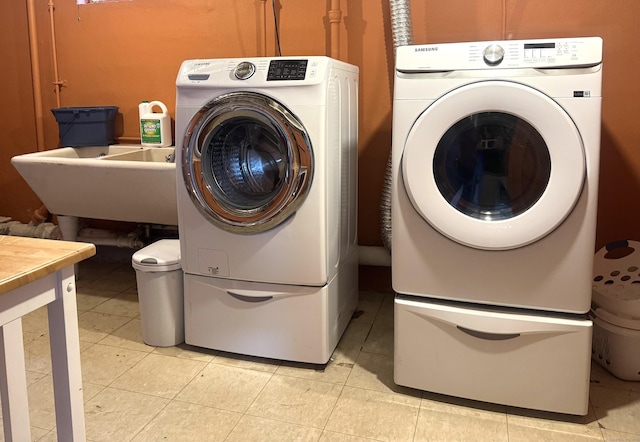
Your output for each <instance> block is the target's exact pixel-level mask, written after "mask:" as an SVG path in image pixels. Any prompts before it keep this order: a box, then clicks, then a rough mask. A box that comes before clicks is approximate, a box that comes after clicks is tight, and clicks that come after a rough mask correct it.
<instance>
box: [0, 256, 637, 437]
mask: <svg viewBox="0 0 640 442" xmlns="http://www.w3.org/2000/svg"><path fill="white" fill-rule="evenodd" d="M382 273H384V272H382ZM371 274H372V275H376V274H378V272H375V271H374V272H372V273H371ZM374 279H375V277H374ZM365 281H367V284H362V283H361V293H360V305H359V315H356V317H354V319H353V320H352V321H351V323H350V324H349V327H348V329H347V331H346V333H345V335H344V336H343V338H342V340H341V341H340V343H339V345H338V348H337V350H336V352H335V354H334V356H333V358H332V360H331V361H330V363H329V364H328V365H327V366H326V367H318V366H304V365H301V364H293V363H282V362H278V361H271V360H263V359H258V358H251V357H243V356H237V355H231V354H223V353H220V352H216V351H212V350H205V349H199V348H195V347H190V346H187V345H184V344H183V345H180V346H178V347H171V348H154V347H150V346H147V345H145V344H144V343H143V341H142V336H141V323H140V313H139V308H138V300H137V292H136V279H135V272H134V271H133V269H132V268H131V266H130V260H129V259H121V258H120V259H113V257H105V256H102V255H101V253H100V252H99V254H98V255H97V256H95V257H94V258H91V259H89V260H87V261H85V262H83V263H81V264H80V266H79V270H78V283H77V286H78V289H77V292H78V298H77V299H78V311H79V312H78V313H79V325H80V340H81V343H80V344H81V357H82V375H83V381H84V399H85V414H86V430H87V439H88V440H89V441H94V442H97V441H109V442H115V441H136V442H138V441H243V442H245V441H277V442H281V441H323V442H330V441H371V440H378V441H386V440H392V441H432V440H434V441H438V440H441V441H453V440H464V441H484V440H496V441H565V440H570V441H574V440H576V441H579V440H606V441H640V383H637V382H623V381H620V380H618V379H616V378H614V377H613V376H611V375H610V374H608V372H606V371H605V370H603V369H602V368H600V367H599V366H597V365H594V366H593V370H592V388H591V403H590V412H589V414H588V415H587V416H585V417H572V416H565V415H557V414H552V413H543V412H535V411H528V410H522V409H514V408H510V407H505V406H498V405H491V404H483V403H478V402H473V401H468V400H461V399H456V398H451V397H447V396H441V395H436V394H431V393H426V392H422V391H417V390H412V389H408V388H403V387H398V386H396V385H394V383H393V365H392V359H393V357H392V355H393V351H392V345H393V339H392V335H393V321H392V318H393V295H392V293H391V291H390V290H389V289H388V288H385V287H384V286H383V287H381V290H377V288H376V287H373V288H372V287H369V286H370V285H371V278H365ZM373 285H375V283H374V284H373ZM23 329H24V334H25V358H26V364H27V369H28V373H27V377H28V383H29V398H30V411H31V425H32V437H33V439H34V440H39V441H52V440H56V436H55V428H54V426H55V417H54V410H53V404H52V385H51V365H50V362H49V344H48V329H47V319H46V313H45V310H39V311H36V312H34V313H33V314H30V315H29V316H27V317H25V318H24V320H23ZM0 438H1V435H0Z"/></svg>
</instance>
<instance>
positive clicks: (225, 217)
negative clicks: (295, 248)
mask: <svg viewBox="0 0 640 442" xmlns="http://www.w3.org/2000/svg"><path fill="white" fill-rule="evenodd" d="M238 115H242V116H244V117H246V118H249V119H251V118H255V119H256V120H258V121H260V122H261V123H262V124H264V125H267V126H268V127H269V128H270V129H272V130H273V131H274V132H276V133H277V134H278V135H279V137H281V139H282V140H283V141H284V143H285V144H286V155H287V157H288V164H287V165H286V168H287V169H286V173H285V176H284V179H283V182H282V183H281V184H280V185H279V190H278V191H277V193H276V194H275V196H274V197H273V198H271V199H270V200H269V201H268V202H266V203H264V204H261V205H259V206H258V207H254V208H252V209H244V210H241V209H238V208H237V207H233V205H230V204H226V203H225V202H224V201H223V200H222V199H221V198H218V197H216V195H215V193H216V192H215V191H214V190H212V186H211V183H208V182H206V180H205V179H204V178H203V170H202V164H201V162H202V161H201V160H202V153H203V146H204V147H205V148H206V147H207V146H208V145H209V143H210V142H211V134H212V133H213V131H214V130H215V129H216V127H218V126H219V124H221V123H223V122H224V121H227V120H229V119H230V118H232V116H238ZM182 149H183V155H182V164H181V165H180V167H182V172H183V174H182V175H183V179H184V184H185V186H186V189H187V193H188V194H189V197H190V198H191V200H192V202H193V203H194V205H195V206H196V207H197V208H198V210H199V211H200V212H201V213H202V214H203V215H204V216H205V217H206V218H207V219H208V220H209V221H210V222H211V223H212V224H214V225H215V226H217V227H219V228H221V229H223V230H226V231H229V232H233V233H242V234H252V233H259V232H264V231H266V230H269V229H271V228H273V227H275V226H277V225H279V224H280V223H282V222H283V221H285V220H286V219H287V218H289V217H290V216H291V215H293V214H294V213H295V212H296V210H297V209H298V208H299V207H300V205H301V204H302V203H303V202H304V200H305V198H306V196H307V194H308V192H309V189H310V187H311V182H312V179H313V166H314V158H313V149H312V145H311V141H310V139H309V136H308V134H307V131H306V129H305V128H304V126H303V124H302V122H301V121H300V120H299V119H298V118H297V117H296V116H295V115H294V114H293V113H292V112H291V111H290V110H289V109H287V108H286V107H285V106H284V105H282V104H281V103H279V102H277V101H276V100H274V99H273V98H270V97H268V96H266V95H263V94H259V93H256V92H230V93H226V94H223V95H220V96H218V97H216V98H215V99H213V100H211V101H210V102H208V103H207V104H206V105H205V106H203V107H202V108H201V109H200V110H199V111H198V112H197V113H196V114H195V115H194V116H193V117H192V118H191V121H190V122H189V124H188V125H187V129H186V131H185V136H184V141H183V148H182Z"/></svg>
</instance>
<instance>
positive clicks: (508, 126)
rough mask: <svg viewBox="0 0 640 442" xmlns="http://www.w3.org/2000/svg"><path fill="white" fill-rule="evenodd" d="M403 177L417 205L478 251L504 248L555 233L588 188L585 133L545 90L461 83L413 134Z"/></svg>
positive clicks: (425, 116) (505, 84)
mask: <svg viewBox="0 0 640 442" xmlns="http://www.w3.org/2000/svg"><path fill="white" fill-rule="evenodd" d="M402 177H403V182H404V186H405V189H406V191H407V194H408V196H409V198H410V200H411V202H412V204H413V206H414V208H415V210H416V211H417V212H418V213H419V214H420V215H421V216H422V217H423V218H424V219H425V220H426V221H427V222H428V223H429V224H430V225H431V226H433V227H434V228H435V229H436V230H438V231H439V232H440V233H442V234H443V235H445V236H447V237H449V238H450V239H452V240H454V241H457V242H459V243H461V244H464V245H467V246H469V247H474V248H479V249H486V250H505V249H513V248H517V247H522V246H524V245H527V244H530V243H532V242H535V241H537V240H539V239H541V238H542V237H544V236H546V235H548V234H549V233H550V232H552V231H553V230H554V229H555V228H556V227H558V226H559V225H560V224H561V223H562V221H564V219H565V218H566V217H567V216H568V215H569V213H571V210H572V209H573V207H574V206H575V204H576V202H577V201H578V199H579V197H580V194H581V192H582V188H583V184H584V179H585V159H584V148H583V145H582V139H581V137H580V134H579V132H578V130H577V128H576V127H575V124H574V123H573V121H572V119H571V118H570V116H569V115H568V114H567V113H566V112H565V111H564V110H563V109H562V108H561V107H560V106H559V105H558V104H557V103H555V102H554V101H553V100H552V99H551V98H549V97H547V96H546V95H544V94H542V93H540V92H538V91H537V90H535V89H533V88H530V87H527V86H523V85H521V84H517V83H513V82H507V81H483V82H478V83H472V84H469V85H467V86H463V87H460V88H458V89H455V90H454V91H452V92H450V93H448V94H446V95H444V96H443V97H441V98H440V99H438V100H436V101H434V102H433V104H431V106H429V107H428V108H427V109H426V110H425V111H424V112H423V113H422V114H421V115H420V117H419V118H418V119H417V121H416V122H415V124H414V125H413V127H412V129H411V131H410V133H409V136H408V137H407V140H406V143H405V147H404V152H403V157H402Z"/></svg>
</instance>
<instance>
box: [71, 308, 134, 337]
mask: <svg viewBox="0 0 640 442" xmlns="http://www.w3.org/2000/svg"><path fill="white" fill-rule="evenodd" d="M129 321H131V318H126V317H123V316H114V315H106V314H104V313H97V312H91V311H89V312H83V313H80V314H79V315H78V333H79V335H80V340H81V341H84V342H99V341H100V340H102V339H104V338H105V337H106V336H107V335H109V334H110V333H113V332H114V331H116V330H117V329H119V328H120V327H122V326H123V325H125V324H126V323H127V322H129Z"/></svg>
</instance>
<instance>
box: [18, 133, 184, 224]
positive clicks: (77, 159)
mask: <svg viewBox="0 0 640 442" xmlns="http://www.w3.org/2000/svg"><path fill="white" fill-rule="evenodd" d="M172 152H173V147H141V146H139V145H111V146H87V147H63V148H59V149H53V150H47V151H43V152H35V153H29V154H24V155H18V156H15V157H13V158H12V159H11V163H12V164H13V166H14V167H15V168H16V169H17V170H18V172H19V173H20V175H21V176H22V178H24V180H25V181H26V182H27V184H28V185H29V187H31V189H32V190H33V191H34V192H35V193H36V195H38V197H39V198H40V200H41V201H42V203H43V204H44V205H45V206H46V207H47V209H48V210H49V212H51V213H53V214H56V215H66V216H70V217H81V218H96V219H106V220H114V221H130V222H139V223H151V224H167V225H177V224H178V208H177V202H176V165H175V163H170V162H167V156H168V155H170V154H171V153H172Z"/></svg>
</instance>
